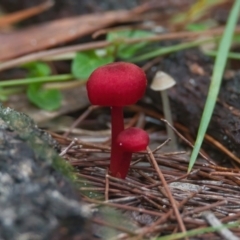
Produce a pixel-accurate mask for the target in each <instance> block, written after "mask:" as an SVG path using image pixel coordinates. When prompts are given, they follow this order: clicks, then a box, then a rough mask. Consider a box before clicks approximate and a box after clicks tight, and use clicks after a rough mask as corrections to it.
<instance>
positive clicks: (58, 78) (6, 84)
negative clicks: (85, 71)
mask: <svg viewBox="0 0 240 240" xmlns="http://www.w3.org/2000/svg"><path fill="white" fill-rule="evenodd" d="M72 79H74V76H73V75H72V74H59V75H52V76H44V77H34V78H24V79H11V80H5V81H0V87H11V86H20V85H28V84H31V83H46V82H60V81H68V80H72Z"/></svg>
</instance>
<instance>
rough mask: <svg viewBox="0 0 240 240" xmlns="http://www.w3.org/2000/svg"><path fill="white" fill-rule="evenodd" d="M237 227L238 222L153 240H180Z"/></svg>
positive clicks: (239, 223)
mask: <svg viewBox="0 0 240 240" xmlns="http://www.w3.org/2000/svg"><path fill="white" fill-rule="evenodd" d="M239 225H240V222H239V221H237V222H234V223H229V224H223V225H221V226H218V227H206V228H200V229H194V230H190V231H187V232H186V233H176V234H171V235H169V236H163V237H159V238H156V239H155V240H175V239H180V238H184V237H191V236H196V235H199V234H204V233H210V232H216V231H218V230H220V229H223V228H232V227H238V226H239Z"/></svg>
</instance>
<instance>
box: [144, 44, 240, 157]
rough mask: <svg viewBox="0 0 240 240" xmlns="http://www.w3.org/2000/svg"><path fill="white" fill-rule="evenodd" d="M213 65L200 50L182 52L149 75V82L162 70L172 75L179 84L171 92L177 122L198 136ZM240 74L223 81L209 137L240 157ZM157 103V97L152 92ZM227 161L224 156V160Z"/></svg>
mask: <svg viewBox="0 0 240 240" xmlns="http://www.w3.org/2000/svg"><path fill="white" fill-rule="evenodd" d="M212 68H213V61H212V59H211V58H210V57H207V56H205V55H203V53H201V52H200V51H199V50H197V49H192V50H186V51H181V52H178V53H175V54H171V55H170V56H168V57H166V58H164V59H163V60H162V61H161V63H160V64H158V65H156V66H154V67H153V68H151V70H149V71H148V77H149V79H152V78H153V76H154V74H155V72H156V71H158V70H162V71H164V72H166V73H168V74H170V75H171V76H172V77H173V78H174V79H175V80H176V81H177V84H176V85H175V86H174V87H173V88H171V89H169V91H168V94H169V97H170V99H171V106H172V112H173V115H174V118H175V121H178V122H180V123H182V124H183V125H185V126H186V127H187V128H188V129H189V130H190V132H191V133H192V134H193V135H194V136H196V134H197V130H198V127H199V122H200V119H201V116H202V112H203V108H204V105H205V100H206V96H207V94H208V87H209V84H210V78H211V74H212ZM239 81H240V73H239V72H236V73H235V75H234V76H233V77H231V78H228V79H226V78H225V79H223V82H222V86H221V90H220V94H219V96H218V102H217V104H216V106H215V109H214V113H213V116H212V119H211V122H210V125H209V127H208V131H207V133H208V134H209V135H211V136H212V137H214V138H215V139H216V140H217V141H218V142H220V143H221V144H223V145H224V146H225V147H226V148H227V149H228V150H230V151H232V152H233V153H235V154H236V155H237V156H240V148H239V144H240V101H239V99H240V91H239ZM149 94H150V96H151V97H152V98H153V99H154V101H155V102H156V101H157V102H159V106H161V105H160V104H161V103H160V98H159V96H158V94H156V93H154V92H151V90H149ZM221 158H222V159H224V158H225V156H224V155H222V157H221Z"/></svg>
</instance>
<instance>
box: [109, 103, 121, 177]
mask: <svg viewBox="0 0 240 240" xmlns="http://www.w3.org/2000/svg"><path fill="white" fill-rule="evenodd" d="M111 118H112V120H111V121H112V150H111V160H110V169H109V171H110V173H111V175H113V176H116V174H117V172H118V169H119V164H120V162H121V159H122V150H121V149H120V148H119V146H118V144H117V142H116V139H117V136H118V135H119V133H120V132H122V131H123V130H124V122H123V108H122V107H111Z"/></svg>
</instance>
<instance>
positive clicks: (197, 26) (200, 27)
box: [186, 23, 209, 32]
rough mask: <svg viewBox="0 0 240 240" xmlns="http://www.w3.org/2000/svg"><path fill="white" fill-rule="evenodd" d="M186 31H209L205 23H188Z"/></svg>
mask: <svg viewBox="0 0 240 240" xmlns="http://www.w3.org/2000/svg"><path fill="white" fill-rule="evenodd" d="M186 29H187V30H189V31H193V32H197V31H204V30H207V29H209V25H208V24H207V23H190V24H188V25H187V26H186Z"/></svg>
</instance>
